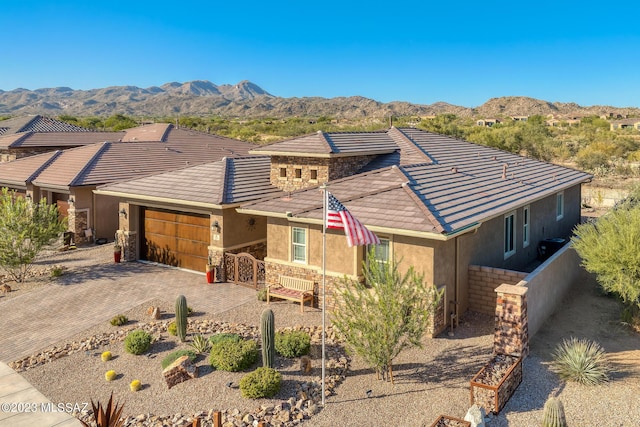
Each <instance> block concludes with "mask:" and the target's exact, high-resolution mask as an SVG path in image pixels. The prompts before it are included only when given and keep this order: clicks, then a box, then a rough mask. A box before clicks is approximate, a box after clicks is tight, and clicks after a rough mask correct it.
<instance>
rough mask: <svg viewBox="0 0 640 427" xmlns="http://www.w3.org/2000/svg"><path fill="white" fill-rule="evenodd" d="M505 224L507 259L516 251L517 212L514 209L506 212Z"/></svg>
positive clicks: (504, 240) (505, 255)
mask: <svg viewBox="0 0 640 427" xmlns="http://www.w3.org/2000/svg"><path fill="white" fill-rule="evenodd" d="M503 224H504V228H503V231H504V235H503V237H504V239H503V244H504V246H503V250H504V259H507V258H509V257H511V256H513V255H515V253H516V240H517V239H516V212H515V211H512V212H509V213H507V214H505V215H504V221H503Z"/></svg>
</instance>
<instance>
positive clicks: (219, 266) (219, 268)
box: [209, 246, 227, 282]
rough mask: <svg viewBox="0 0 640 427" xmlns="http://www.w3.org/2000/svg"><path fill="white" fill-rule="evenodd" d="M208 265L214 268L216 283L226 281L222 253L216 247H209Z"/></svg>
mask: <svg viewBox="0 0 640 427" xmlns="http://www.w3.org/2000/svg"><path fill="white" fill-rule="evenodd" d="M209 263H211V264H212V265H215V266H216V281H217V282H226V281H227V270H226V269H225V265H224V251H223V250H222V249H220V248H218V247H216V246H209Z"/></svg>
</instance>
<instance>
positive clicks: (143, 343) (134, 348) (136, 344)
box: [124, 329, 153, 354]
mask: <svg viewBox="0 0 640 427" xmlns="http://www.w3.org/2000/svg"><path fill="white" fill-rule="evenodd" d="M152 340H153V337H152V336H151V335H149V334H148V333H147V332H145V331H143V330H142V329H136V330H135V331H132V332H129V334H128V335H127V336H126V338H125V339H124V349H125V350H126V351H127V353H131V354H142V353H144V352H145V351H147V350H149V347H150V346H151V341H152Z"/></svg>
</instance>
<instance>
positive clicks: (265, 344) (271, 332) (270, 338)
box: [260, 308, 276, 369]
mask: <svg viewBox="0 0 640 427" xmlns="http://www.w3.org/2000/svg"><path fill="white" fill-rule="evenodd" d="M274 323H275V319H274V315H273V311H272V310H271V309H270V308H268V309H266V310H264V311H263V312H262V317H261V319H260V335H261V337H262V366H265V367H268V368H272V369H273V367H274V364H275V358H276V344H275V328H274Z"/></svg>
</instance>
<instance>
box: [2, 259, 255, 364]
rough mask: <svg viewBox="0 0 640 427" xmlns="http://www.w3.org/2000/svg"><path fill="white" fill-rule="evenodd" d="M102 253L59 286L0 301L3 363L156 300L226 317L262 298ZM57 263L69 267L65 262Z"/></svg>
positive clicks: (53, 284)
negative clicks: (181, 298) (179, 300)
mask: <svg viewBox="0 0 640 427" xmlns="http://www.w3.org/2000/svg"><path fill="white" fill-rule="evenodd" d="M98 250H100V253H102V254H103V253H105V250H104V249H102V248H100V249H90V250H85V251H83V252H85V253H86V256H87V257H88V261H89V262H84V263H83V264H84V265H80V266H76V267H73V268H72V269H71V270H70V271H69V272H67V273H65V274H64V275H63V276H62V277H60V278H58V279H56V280H55V281H52V282H51V283H49V284H46V285H44V286H42V287H40V288H37V289H34V290H33V291H31V292H28V293H25V294H23V295H18V296H16V297H13V298H7V299H5V298H2V299H0V319H1V320H0V361H3V362H7V363H8V362H11V361H14V360H17V359H20V358H21V357H25V356H29V355H31V354H34V353H37V352H38V351H39V350H42V349H44V348H46V347H47V346H51V345H53V344H55V343H57V342H59V341H61V340H63V339H65V338H68V337H71V336H74V335H76V334H78V333H80V332H82V331H84V330H86V329H88V328H90V327H92V326H94V325H96V324H98V323H100V322H106V321H108V320H109V319H111V318H112V317H113V316H115V315H116V314H119V313H123V312H126V311H128V310H130V309H131V308H134V307H136V306H138V305H140V304H142V303H144V302H145V301H148V300H150V299H155V298H160V299H163V300H166V301H173V300H175V298H176V296H178V295H180V294H183V295H185V296H186V297H187V301H189V304H190V305H193V306H195V307H197V308H198V310H202V311H206V312H208V313H221V312H223V311H226V310H230V309H233V308H234V307H237V306H239V305H242V304H244V303H246V302H248V301H253V300H255V298H256V293H255V291H254V290H252V289H249V288H244V287H242V286H237V285H234V284H227V283H216V284H207V283H206V279H205V276H204V275H201V274H197V273H193V272H188V271H182V270H179V269H174V268H167V267H162V266H157V265H151V264H143V263H138V262H131V263H122V264H113V263H110V262H108V261H104V260H103V261H96V262H91V260H90V257H92V256H94V257H95V251H98ZM80 255H81V256H82V255H83V254H82V253H81V254H80ZM103 258H104V257H103ZM56 261H57V262H58V263H60V264H63V265H64V264H65V262H64V258H63V257H61V258H59V259H57V260H56Z"/></svg>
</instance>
